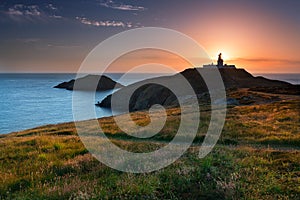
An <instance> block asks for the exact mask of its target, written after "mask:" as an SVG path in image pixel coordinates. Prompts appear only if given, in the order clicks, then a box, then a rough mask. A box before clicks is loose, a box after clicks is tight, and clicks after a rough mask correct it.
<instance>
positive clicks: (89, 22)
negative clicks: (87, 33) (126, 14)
mask: <svg viewBox="0 0 300 200" xmlns="http://www.w3.org/2000/svg"><path fill="white" fill-rule="evenodd" d="M76 19H77V20H79V21H80V22H81V23H82V24H86V25H92V26H107V27H123V28H131V27H133V25H132V23H131V22H122V21H114V20H112V21H110V20H106V21H94V20H89V19H87V18H85V17H76Z"/></svg>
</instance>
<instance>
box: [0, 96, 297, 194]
mask: <svg viewBox="0 0 300 200" xmlns="http://www.w3.org/2000/svg"><path fill="white" fill-rule="evenodd" d="M299 103H300V101H299V100H292V99H288V100H285V101H278V102H271V103H267V104H261V105H247V106H236V107H230V108H228V112H227V118H226V123H225V126H224V130H223V132H222V136H221V138H220V140H219V142H218V144H217V146H216V147H215V148H214V150H213V151H212V152H211V153H210V154H209V155H208V156H206V157H205V158H203V159H199V158H198V152H199V144H200V143H201V141H202V140H203V137H204V136H205V131H206V130H207V126H208V122H209V118H210V111H209V110H207V109H203V110H202V111H201V119H202V120H201V122H200V126H199V130H198V134H197V137H196V139H195V140H194V144H193V146H192V147H190V148H189V150H188V151H187V152H186V153H185V154H184V155H183V156H182V157H181V158H180V159H178V160H177V161H176V162H174V163H173V164H171V165H170V166H168V167H166V168H163V169H161V170H159V171H156V172H152V173H146V174H131V173H123V172H119V171H116V170H114V169H111V168H109V167H107V166H105V165H103V164H101V163H100V162H99V161H97V160H96V159H95V158H93V157H92V156H91V155H90V154H89V153H88V151H87V150H86V149H85V147H84V146H83V144H82V142H81V141H80V138H79V137H78V136H77V133H76V129H75V126H74V124H73V123H64V124H59V125H47V126H43V127H38V128H35V129H30V130H26V131H22V132H18V133H11V134H8V135H4V136H1V137H0V152H1V153H0V199H299V198H300V178H299V177H300V151H299V146H300V131H299V130H300V129H299V126H300V124H299ZM167 112H168V119H167V123H166V125H165V127H164V129H163V130H162V131H161V132H160V133H159V134H158V135H156V136H154V137H152V138H150V139H148V140H147V139H135V138H132V137H130V136H128V135H126V134H125V133H123V132H122V131H121V130H120V129H119V128H118V127H117V126H116V124H115V122H114V120H113V119H112V118H103V119H100V120H99V123H100V124H101V127H102V128H103V129H104V132H105V133H106V135H107V136H108V137H109V138H110V139H111V140H112V142H114V143H115V144H117V145H118V146H120V147H121V148H123V149H126V150H128V151H133V152H150V151H153V150H154V149H157V148H160V147H162V146H164V145H165V144H166V143H167V142H168V141H170V140H171V139H172V138H173V137H174V135H175V134H176V130H177V127H178V124H179V122H180V119H179V117H180V109H178V108H170V109H168V110H167ZM131 117H132V119H133V120H135V122H136V123H137V124H139V125H146V124H147V123H149V117H148V115H147V112H136V113H132V114H131ZM95 128H96V127H86V129H87V130H90V131H93V130H94V129H95Z"/></svg>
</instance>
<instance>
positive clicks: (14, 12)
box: [0, 4, 63, 22]
mask: <svg viewBox="0 0 300 200" xmlns="http://www.w3.org/2000/svg"><path fill="white" fill-rule="evenodd" d="M57 11H58V9H57V8H56V7H55V6H54V5H53V4H47V5H45V6H43V7H40V6H38V5H25V4H15V5H13V6H11V7H9V8H8V9H7V10H5V11H0V14H4V16H6V17H8V18H10V19H11V20H14V21H17V22H24V21H35V20H43V21H45V20H48V19H61V18H63V17H62V16H61V15H58V14H57Z"/></svg>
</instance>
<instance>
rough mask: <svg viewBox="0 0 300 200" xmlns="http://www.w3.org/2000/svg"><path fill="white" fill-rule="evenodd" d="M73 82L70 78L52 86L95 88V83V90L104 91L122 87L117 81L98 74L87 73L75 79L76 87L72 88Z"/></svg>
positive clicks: (78, 88)
mask: <svg viewBox="0 0 300 200" xmlns="http://www.w3.org/2000/svg"><path fill="white" fill-rule="evenodd" d="M74 84H75V80H74V79H72V80H70V81H68V82H63V83H60V84H58V85H56V86H54V88H63V89H67V90H73V89H76V90H95V86H96V85H97V88H96V90H97V91H104V90H111V89H114V88H121V87H123V85H122V84H120V83H117V82H116V81H114V80H112V79H111V78H109V77H107V76H98V75H87V76H85V77H82V78H78V79H76V88H74Z"/></svg>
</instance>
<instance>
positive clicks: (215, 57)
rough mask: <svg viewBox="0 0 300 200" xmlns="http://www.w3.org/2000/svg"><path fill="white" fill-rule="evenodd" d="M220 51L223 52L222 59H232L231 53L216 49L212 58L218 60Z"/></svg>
mask: <svg viewBox="0 0 300 200" xmlns="http://www.w3.org/2000/svg"><path fill="white" fill-rule="evenodd" d="M220 53H221V54H222V59H223V60H224V62H226V61H227V60H230V59H231V57H230V55H229V53H228V52H226V51H222V50H219V51H216V52H215V53H214V54H213V55H212V57H211V58H212V59H213V60H218V56H219V54H220Z"/></svg>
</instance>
